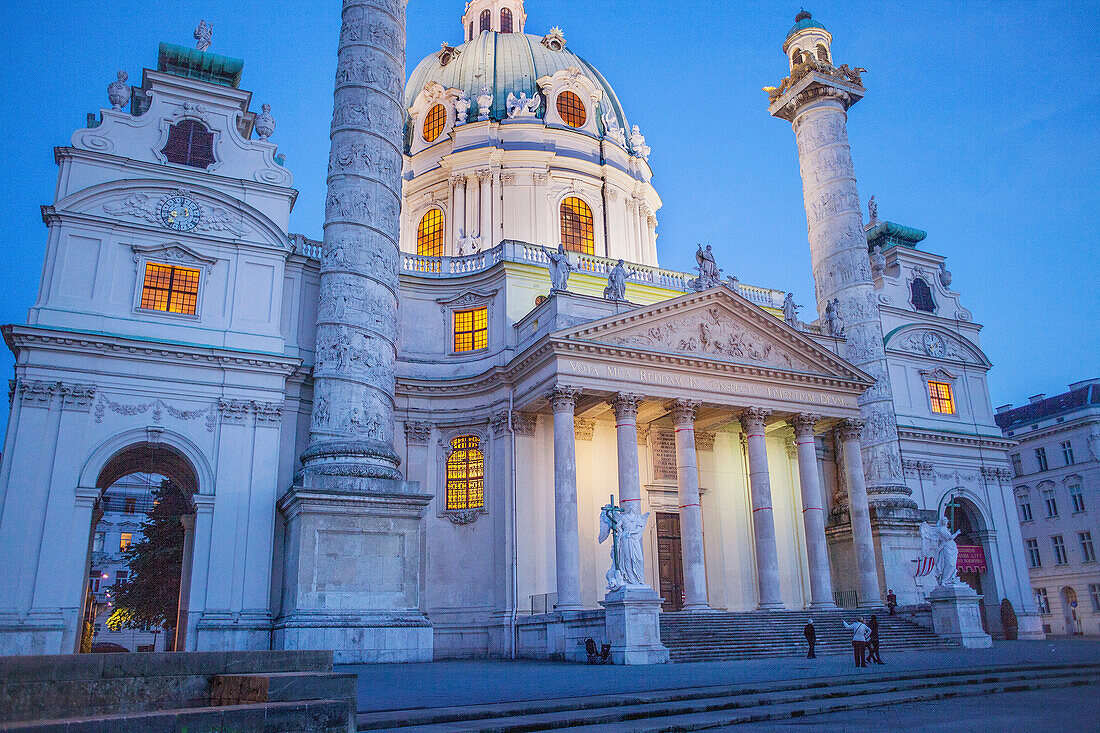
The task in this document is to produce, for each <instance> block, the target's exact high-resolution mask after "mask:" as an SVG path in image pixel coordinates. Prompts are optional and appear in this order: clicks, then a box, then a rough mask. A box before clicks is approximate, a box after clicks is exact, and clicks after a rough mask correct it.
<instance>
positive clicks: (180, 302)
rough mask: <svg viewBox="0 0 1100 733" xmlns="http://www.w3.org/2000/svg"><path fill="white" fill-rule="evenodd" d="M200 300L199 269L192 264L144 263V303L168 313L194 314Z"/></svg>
mask: <svg viewBox="0 0 1100 733" xmlns="http://www.w3.org/2000/svg"><path fill="white" fill-rule="evenodd" d="M198 301H199V271H198V270H193V269H191V268H190V267H175V266H173V265H157V264H155V263H152V262H147V263H146V264H145V284H144V286H142V289H141V307H142V308H146V309H148V310H154V311H164V312H165V313H186V314H187V315H192V316H193V315H195V308H196V306H197V305H198Z"/></svg>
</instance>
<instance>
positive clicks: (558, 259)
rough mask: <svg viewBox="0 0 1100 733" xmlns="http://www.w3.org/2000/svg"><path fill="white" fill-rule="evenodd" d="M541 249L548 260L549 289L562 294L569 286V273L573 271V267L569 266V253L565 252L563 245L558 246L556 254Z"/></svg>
mask: <svg viewBox="0 0 1100 733" xmlns="http://www.w3.org/2000/svg"><path fill="white" fill-rule="evenodd" d="M543 249H544V250H545V251H546V256H547V257H548V258H550V289H551V290H552V291H554V290H561V291H563V292H564V291H565V290H566V286H567V285H568V284H569V273H570V272H572V271H573V266H572V265H570V264H569V253H568V252H566V251H565V245H564V244H559V245H558V251H557V252H552V251H549V250H546V248H545V247H543Z"/></svg>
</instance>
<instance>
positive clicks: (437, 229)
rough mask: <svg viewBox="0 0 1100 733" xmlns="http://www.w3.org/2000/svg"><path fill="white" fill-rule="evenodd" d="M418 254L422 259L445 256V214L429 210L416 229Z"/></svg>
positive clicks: (437, 210)
mask: <svg viewBox="0 0 1100 733" xmlns="http://www.w3.org/2000/svg"><path fill="white" fill-rule="evenodd" d="M416 254H418V255H419V256H421V257H442V256H443V212H442V211H440V210H439V209H428V213H426V214H424V218H423V219H421V220H420V226H419V227H417V229H416Z"/></svg>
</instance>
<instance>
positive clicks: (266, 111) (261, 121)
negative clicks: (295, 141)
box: [253, 103, 275, 142]
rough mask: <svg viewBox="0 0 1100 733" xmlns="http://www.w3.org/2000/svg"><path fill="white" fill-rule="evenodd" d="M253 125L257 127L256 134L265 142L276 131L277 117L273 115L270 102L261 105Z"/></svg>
mask: <svg viewBox="0 0 1100 733" xmlns="http://www.w3.org/2000/svg"><path fill="white" fill-rule="evenodd" d="M253 127H255V129H256V134H257V135H259V136H260V139H261V140H263V141H265V142H266V141H267V139H268V138H269V137H271V136H272V135H273V134H274V133H275V118H274V117H272V116H271V105H270V104H266V103H265V104H263V105H261V106H260V114H258V115H256V121H255V122H254V123H253Z"/></svg>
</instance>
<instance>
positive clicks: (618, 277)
mask: <svg viewBox="0 0 1100 733" xmlns="http://www.w3.org/2000/svg"><path fill="white" fill-rule="evenodd" d="M628 279H630V273H629V272H627V271H626V268H625V267H623V261H622V260H619V261H618V262H617V263H615V266H614V267H613V268H611V272H609V273H607V287H606V288H604V289H603V297H605V298H607V299H608V300H626V281H627V280H628Z"/></svg>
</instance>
